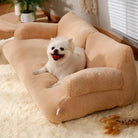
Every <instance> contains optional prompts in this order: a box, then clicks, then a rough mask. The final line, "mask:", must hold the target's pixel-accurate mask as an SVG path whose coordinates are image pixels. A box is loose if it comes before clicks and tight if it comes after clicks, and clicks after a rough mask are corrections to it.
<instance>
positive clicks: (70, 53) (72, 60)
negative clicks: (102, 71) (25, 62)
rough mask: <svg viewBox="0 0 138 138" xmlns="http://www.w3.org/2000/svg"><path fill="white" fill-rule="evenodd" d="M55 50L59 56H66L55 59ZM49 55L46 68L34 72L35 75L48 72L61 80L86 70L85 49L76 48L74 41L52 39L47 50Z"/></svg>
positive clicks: (59, 38)
mask: <svg viewBox="0 0 138 138" xmlns="http://www.w3.org/2000/svg"><path fill="white" fill-rule="evenodd" d="M55 49H56V52H57V50H58V54H59V55H64V56H63V57H61V58H59V59H54V58H53V56H52V54H54V52H55V51H54V50H55ZM63 49H64V50H63ZM47 55H48V62H47V63H46V64H45V66H44V67H42V68H40V69H39V70H36V71H35V72H33V74H35V75H36V74H40V73H43V72H46V71H48V72H50V73H52V74H53V75H55V76H56V77H57V78H58V79H59V80H61V79H62V78H64V77H65V76H67V75H69V74H72V73H74V72H76V71H79V70H81V69H84V68H85V65H86V58H85V52H84V49H83V48H80V47H75V46H74V44H73V42H72V39H65V38H61V37H56V38H52V39H51V41H50V43H49V45H48V48H47ZM55 57H56V56H55ZM57 57H58V56H57Z"/></svg>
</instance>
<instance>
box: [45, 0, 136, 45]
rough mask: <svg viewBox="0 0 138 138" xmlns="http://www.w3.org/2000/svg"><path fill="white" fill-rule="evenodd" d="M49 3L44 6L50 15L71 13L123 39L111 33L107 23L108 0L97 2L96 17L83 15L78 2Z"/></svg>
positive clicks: (51, 1) (58, 1) (56, 0)
mask: <svg viewBox="0 0 138 138" xmlns="http://www.w3.org/2000/svg"><path fill="white" fill-rule="evenodd" d="M49 1H50V2H48V3H46V4H45V9H47V10H49V7H50V11H51V13H52V14H55V15H57V16H60V17H62V16H63V15H64V14H66V13H67V12H68V11H73V12H75V13H76V14H77V15H79V16H80V17H82V18H83V19H84V20H86V21H88V22H89V23H91V24H92V25H96V26H98V27H100V28H102V29H104V30H106V31H108V32H110V33H112V34H114V35H116V36H118V37H119V38H121V39H125V38H124V37H123V36H122V35H120V34H119V33H117V32H115V31H113V30H112V29H111V28H110V21H109V14H108V0H97V2H98V15H97V16H94V15H89V14H86V13H84V11H83V10H82V9H81V7H80V5H79V0H49ZM49 3H50V4H49ZM127 41H128V40H127ZM129 42H130V40H129ZM130 43H131V42H130ZM131 44H133V43H131ZM133 45H134V44H133Z"/></svg>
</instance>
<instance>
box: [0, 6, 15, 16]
mask: <svg viewBox="0 0 138 138" xmlns="http://www.w3.org/2000/svg"><path fill="white" fill-rule="evenodd" d="M9 7H10V4H0V15H2V14H6V13H7V12H12V11H14V8H10V9H9ZM8 9H9V10H8Z"/></svg>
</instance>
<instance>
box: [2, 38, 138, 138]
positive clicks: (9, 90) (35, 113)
mask: <svg viewBox="0 0 138 138" xmlns="http://www.w3.org/2000/svg"><path fill="white" fill-rule="evenodd" d="M4 42H5V41H4V40H2V41H0V47H2V45H3V43H4ZM0 52H1V51H0ZM1 53H2V52H1ZM0 60H2V61H1V62H0V63H3V64H1V65H0V138H112V136H110V135H105V134H104V129H103V124H101V123H100V121H99V120H100V119H101V118H103V117H105V116H109V115H112V114H113V115H114V114H118V115H120V116H121V117H128V116H132V117H134V116H136V115H138V85H137V88H136V91H137V94H136V98H135V100H134V102H133V103H132V104H131V105H128V106H126V107H122V108H114V109H111V110H106V111H101V112H96V113H93V114H91V115H89V116H87V117H84V118H81V119H77V120H72V121H68V122H65V123H62V124H59V125H55V124H52V123H50V122H49V121H48V120H47V119H46V118H45V117H44V116H43V115H42V114H41V113H40V112H39V110H38V108H37V107H36V105H35V103H34V102H33V100H32V98H31V96H30V95H29V93H28V92H27V90H26V89H25V87H24V85H23V84H22V83H21V82H20V81H19V79H18V77H17V76H16V73H15V72H14V70H13V69H12V67H11V65H9V64H5V65H4V63H7V61H6V59H5V58H4V57H0ZM136 66H137V71H138V62H136ZM137 84H138V81H137ZM115 137H116V138H138V126H136V127H129V128H125V129H123V130H122V131H121V133H120V134H119V135H117V136H115Z"/></svg>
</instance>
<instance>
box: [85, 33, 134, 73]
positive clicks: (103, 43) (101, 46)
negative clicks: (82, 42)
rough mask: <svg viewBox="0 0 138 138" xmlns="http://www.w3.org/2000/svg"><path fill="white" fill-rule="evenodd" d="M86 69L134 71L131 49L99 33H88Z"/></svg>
mask: <svg viewBox="0 0 138 138" xmlns="http://www.w3.org/2000/svg"><path fill="white" fill-rule="evenodd" d="M85 51H86V57H87V67H88V68H91V67H113V68H116V69H119V70H122V71H126V72H128V71H130V70H131V69H134V57H133V52H132V49H131V47H129V46H127V45H124V44H121V43H118V42H117V41H115V40H113V39H112V38H110V37H108V36H106V35H104V34H102V33H100V32H95V33H90V34H89V36H88V37H87V41H86V48H85Z"/></svg>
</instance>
